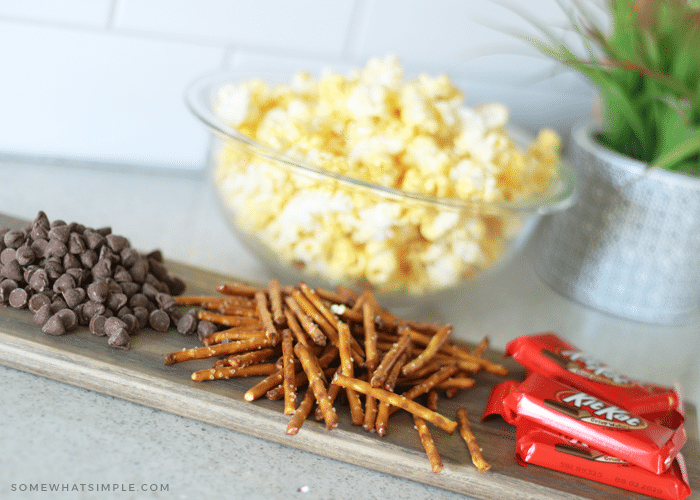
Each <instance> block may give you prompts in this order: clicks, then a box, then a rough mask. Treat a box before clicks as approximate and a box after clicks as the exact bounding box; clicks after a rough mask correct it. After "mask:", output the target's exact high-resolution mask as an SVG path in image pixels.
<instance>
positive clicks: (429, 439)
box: [413, 415, 442, 474]
mask: <svg viewBox="0 0 700 500" xmlns="http://www.w3.org/2000/svg"><path fill="white" fill-rule="evenodd" d="M413 422H414V423H415V425H416V430H417V431H418V435H419V436H420V442H421V444H422V445H423V449H424V450H425V454H426V455H427V456H428V460H429V461H430V467H431V468H432V469H433V473H435V474H437V473H438V472H440V471H441V470H442V459H441V458H440V453H438V449H437V446H435V441H433V436H431V435H430V430H429V429H428V425H427V424H426V423H425V419H423V418H421V417H419V416H418V415H413Z"/></svg>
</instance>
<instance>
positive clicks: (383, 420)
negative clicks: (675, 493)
mask: <svg viewBox="0 0 700 500" xmlns="http://www.w3.org/2000/svg"><path fill="white" fill-rule="evenodd" d="M406 358H408V355H407V354H406V352H405V351H404V352H403V353H402V354H401V357H400V358H399V359H398V361H397V362H396V363H395V364H394V366H393V367H392V368H391V373H389V376H388V377H387V379H386V382H385V383H384V389H386V390H387V391H391V392H394V388H395V387H396V381H397V380H398V378H399V374H400V373H401V367H402V366H403V364H404V363H405V362H406ZM391 408H392V407H390V406H389V403H386V402H384V401H382V402H381V403H379V408H377V417H376V419H375V421H374V428H375V430H376V431H377V435H379V436H385V435H386V434H387V432H389V430H388V427H389V416H390V415H391V413H392V412H391V411H390V410H391Z"/></svg>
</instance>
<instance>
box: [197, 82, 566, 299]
mask: <svg viewBox="0 0 700 500" xmlns="http://www.w3.org/2000/svg"><path fill="white" fill-rule="evenodd" d="M291 77H292V74H291V73H278V72H256V73H254V74H250V73H242V72H241V73H219V74H215V75H210V76H206V77H203V78H200V79H199V80H197V81H195V82H194V83H193V84H191V85H190V87H189V88H188V89H187V92H186V101H187V104H188V106H189V108H190V110H191V111H192V112H193V113H194V115H195V116H196V117H197V118H199V120H201V122H202V124H203V125H204V126H205V127H206V128H207V129H209V130H210V131H211V132H212V133H213V141H212V147H211V150H210V155H209V166H208V168H209V176H210V180H211V184H212V188H213V189H214V192H215V193H216V197H217V199H218V201H219V204H220V208H221V212H222V214H223V216H224V217H225V219H226V221H227V223H228V225H229V226H230V228H231V229H232V230H233V231H234V232H235V234H236V235H237V237H238V238H239V239H240V240H241V242H242V243H243V244H244V245H245V246H246V247H247V248H248V249H249V250H250V251H251V252H252V253H253V254H254V255H256V256H257V257H258V258H260V259H261V260H262V261H263V262H264V263H265V264H266V265H267V266H268V268H270V270H271V271H272V273H273V274H274V275H276V276H277V277H278V278H279V279H280V281H282V282H283V283H288V284H296V283H298V282H299V281H305V282H306V283H308V284H310V285H312V286H322V287H325V288H328V289H332V288H334V287H336V286H337V285H344V286H347V287H350V288H352V289H354V290H356V291H358V292H360V291H362V290H363V289H365V288H370V289H371V290H373V292H374V294H375V295H376V297H377V298H378V299H379V300H381V301H382V303H384V304H387V305H389V306H411V305H415V304H416V303H418V301H421V300H425V299H426V298H429V299H432V300H434V299H435V298H436V297H439V296H441V295H442V294H445V293H453V292H454V291H459V290H460V289H462V288H464V287H465V286H466V285H470V284H473V283H474V282H475V281H476V280H478V279H480V278H482V277H483V276H485V275H487V274H488V273H491V272H493V271H494V270H496V269H498V268H499V267H500V266H502V265H503V264H504V263H506V262H508V261H509V260H510V259H512V257H513V256H514V255H515V254H516V253H517V252H518V251H519V250H520V249H521V248H522V247H523V245H524V243H525V242H526V241H527V239H528V238H529V237H530V235H531V234H532V232H533V229H534V228H535V226H536V225H537V222H538V221H539V219H540V218H541V216H542V215H545V214H547V213H550V212H554V211H558V210H562V209H564V208H566V207H568V206H569V205H570V204H571V201H572V195H573V192H574V177H573V175H572V173H571V172H570V171H569V170H568V169H567V168H566V167H564V166H563V165H561V164H560V165H559V166H558V169H557V171H558V173H557V175H556V176H555V178H554V179H553V180H551V181H550V182H549V184H548V187H547V189H546V191H545V192H544V193H542V194H541V195H538V196H537V197H536V198H529V199H526V200H520V201H496V202H492V203H486V202H479V201H476V202H473V201H464V200H461V199H456V198H442V197H436V196H429V195H423V194H417V193H411V192H406V191H403V190H400V189H395V188H390V187H384V186H381V185H378V184H372V183H369V182H365V181H363V180H358V179H356V178H353V177H348V176H345V175H342V174H338V173H335V172H330V171H327V170H324V169H321V168H319V167H317V166H315V165H312V164H310V163H307V162H305V161H302V160H299V159H296V158H292V157H290V156H288V155H285V154H283V153H281V152H280V151H277V150H275V149H273V148H271V147H268V146H266V145H264V144H261V143H260V142H257V141H255V140H253V139H251V138H249V137H248V136H246V135H245V134H243V133H242V132H240V131H239V130H237V129H236V128H234V127H232V126H230V125H229V124H228V123H227V121H226V120H224V119H223V118H221V117H220V116H218V115H217V113H216V111H215V109H214V99H215V97H216V95H217V92H218V91H219V89H220V88H221V87H222V86H223V85H226V84H229V83H232V82H233V83H238V82H244V81H249V80H251V79H253V78H255V79H261V80H263V81H266V82H268V83H280V82H288V81H290V79H291ZM508 135H509V136H510V137H511V138H512V139H513V140H514V141H515V142H516V143H517V144H518V145H519V146H521V147H524V146H526V145H528V144H529V143H530V142H532V141H533V139H534V138H533V137H531V136H529V135H528V134H527V133H524V132H523V131H522V130H521V129H518V128H516V127H512V126H509V128H508Z"/></svg>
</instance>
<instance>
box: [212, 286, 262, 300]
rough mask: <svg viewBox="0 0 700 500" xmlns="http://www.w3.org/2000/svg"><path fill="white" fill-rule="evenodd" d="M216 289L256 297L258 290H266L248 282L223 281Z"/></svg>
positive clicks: (228, 293)
mask: <svg viewBox="0 0 700 500" xmlns="http://www.w3.org/2000/svg"><path fill="white" fill-rule="evenodd" d="M216 291H217V292H219V293H223V294H225V295H242V296H244V297H254V296H255V293H256V292H261V291H262V292H264V291H265V289H264V288H262V287H259V286H254V285H248V284H246V283H222V284H221V285H219V286H217V287H216Z"/></svg>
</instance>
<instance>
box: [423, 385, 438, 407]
mask: <svg viewBox="0 0 700 500" xmlns="http://www.w3.org/2000/svg"><path fill="white" fill-rule="evenodd" d="M437 400H438V393H437V391H435V390H431V391H429V392H428V399H427V400H426V402H425V406H427V407H428V408H429V409H431V410H433V411H437Z"/></svg>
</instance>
